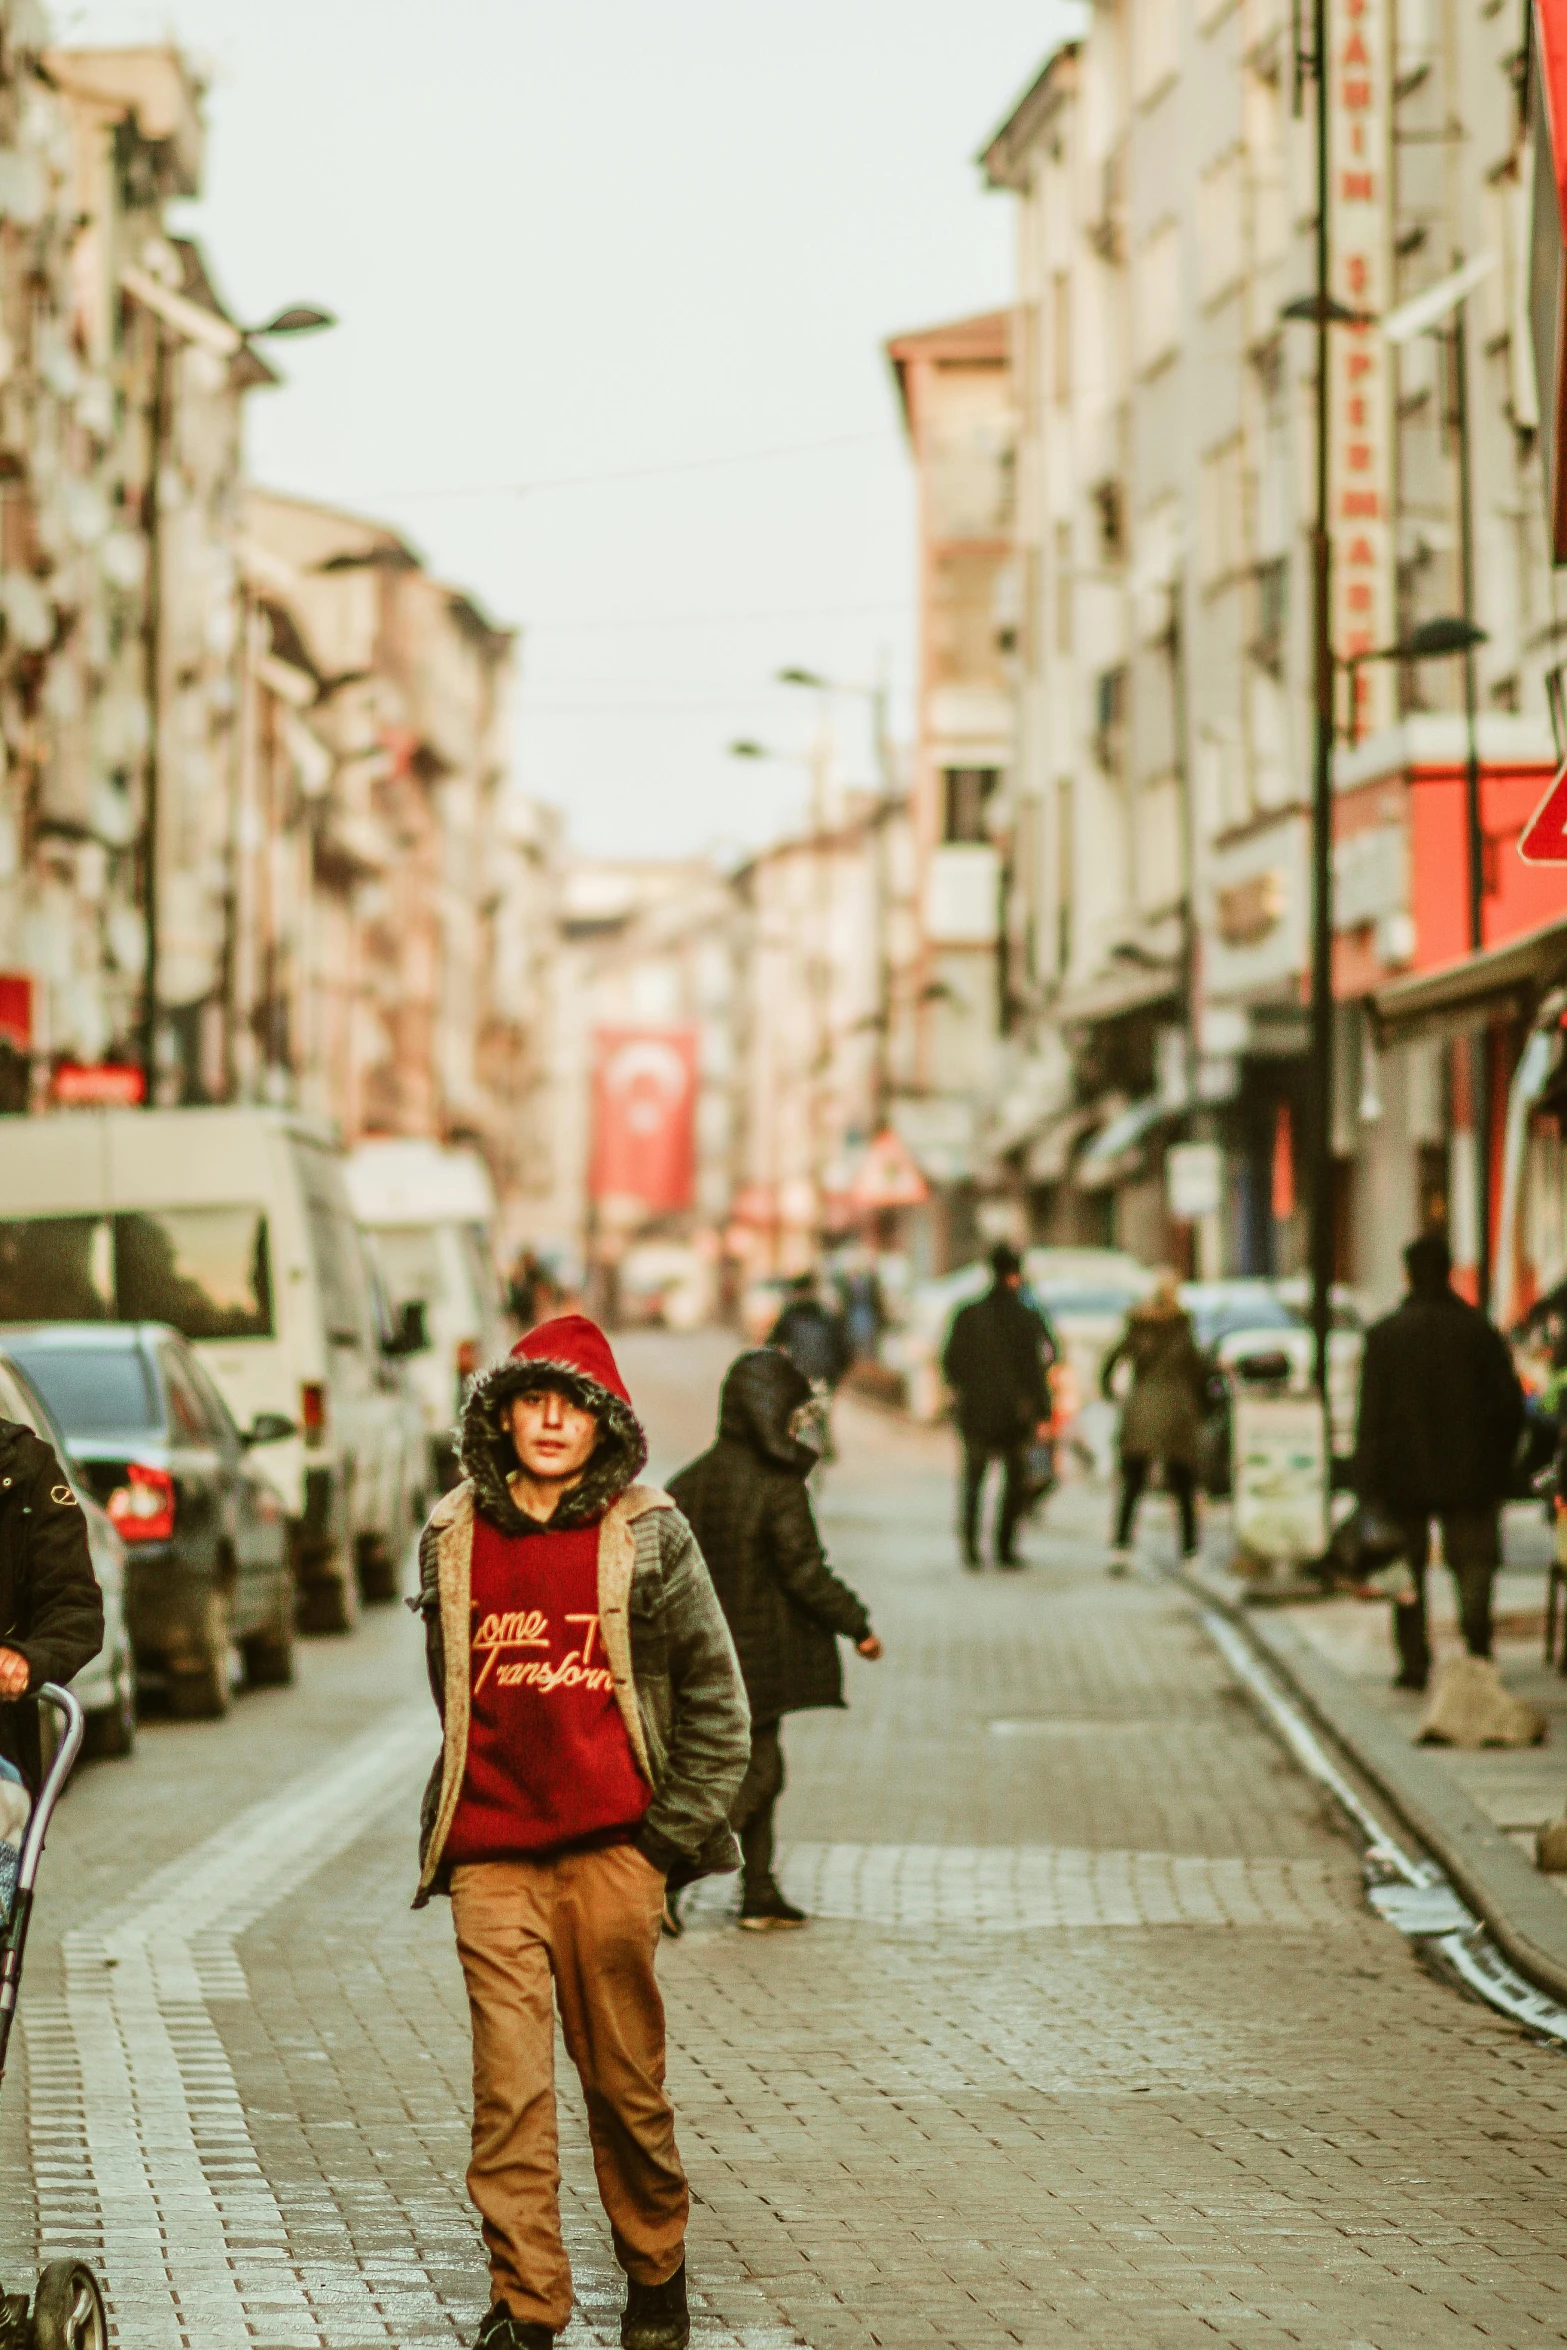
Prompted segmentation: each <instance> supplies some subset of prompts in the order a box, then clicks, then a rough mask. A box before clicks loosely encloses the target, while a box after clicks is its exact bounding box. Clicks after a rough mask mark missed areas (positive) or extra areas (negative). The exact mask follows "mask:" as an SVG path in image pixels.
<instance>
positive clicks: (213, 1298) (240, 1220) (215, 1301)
mask: <svg viewBox="0 0 1567 2350" xmlns="http://www.w3.org/2000/svg"><path fill="white" fill-rule="evenodd" d="M114 1265H115V1290H116V1299H115V1302H116V1305H117V1307H118V1310H119V1317H120V1319H121V1321H123V1322H169V1323H172V1324H173V1326H174V1328H175V1329H176V1330H178V1331H180V1332H181V1334H182V1335H183V1336H184V1337H186V1338H270V1337H271V1335H272V1272H271V1266H270V1263H269V1260H268V1253H267V1220H266V1217H265V1216H264V1215H263V1214H262V1212H261V1210H260V1209H259V1208H241V1207H234V1208H226V1207H219V1208H206V1207H203V1208H156V1209H154V1208H145V1209H143V1210H141V1211H140V1212H139V1213H138V1214H135V1215H124V1216H116V1217H115V1219H114Z"/></svg>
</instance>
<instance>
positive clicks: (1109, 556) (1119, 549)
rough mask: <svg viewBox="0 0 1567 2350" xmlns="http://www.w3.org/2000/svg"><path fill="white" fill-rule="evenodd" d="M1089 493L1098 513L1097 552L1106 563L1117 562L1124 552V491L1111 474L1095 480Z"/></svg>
mask: <svg viewBox="0 0 1567 2350" xmlns="http://www.w3.org/2000/svg"><path fill="white" fill-rule="evenodd" d="M1089 495H1090V496H1091V497H1092V499H1093V501H1094V505H1095V508H1096V509H1097V511H1098V515H1099V553H1100V556H1101V558H1102V559H1103V560H1104V561H1105V562H1106V563H1119V561H1120V560H1121V557H1122V556H1123V555H1124V554H1125V552H1126V492H1125V490H1124V488H1123V487H1122V485H1121V483H1120V482H1119V481H1118V480H1117V479H1116V478H1115V476H1114V475H1113V474H1111V475H1107V476H1106V478H1105V479H1104V480H1103V481H1096V482H1095V484H1094V486H1093V489H1092V490H1091V491H1090V493H1089Z"/></svg>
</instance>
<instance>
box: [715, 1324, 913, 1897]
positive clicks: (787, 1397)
mask: <svg viewBox="0 0 1567 2350" xmlns="http://www.w3.org/2000/svg"><path fill="white" fill-rule="evenodd" d="M811 1402H812V1390H811V1382H810V1380H809V1379H808V1378H807V1377H806V1375H805V1373H804V1372H803V1371H801V1370H799V1369H798V1368H797V1367H796V1366H795V1364H793V1363H792V1362H791V1361H790V1360H789V1358H788V1356H787V1355H784V1354H780V1353H779V1352H778V1350H777V1349H776V1348H775V1347H770V1346H763V1347H757V1348H755V1349H754V1350H753V1351H752V1352H751V1353H749V1354H743V1355H741V1356H739V1357H738V1358H737V1360H736V1361H735V1362H734V1363H732V1364H731V1365H730V1368H729V1375H728V1377H727V1378H726V1379H725V1381H724V1386H723V1393H722V1396H721V1397H720V1399H719V1407H718V1440H717V1442H716V1443H715V1444H713V1445H711V1446H710V1447H709V1449H708V1450H707V1451H706V1452H704V1453H703V1454H701V1456H700V1457H699V1458H698V1459H696V1460H694V1461H692V1462H691V1464H690V1466H689V1467H688V1468H684V1469H682V1470H681V1472H680V1474H679V1476H678V1477H673V1478H671V1479H670V1486H669V1490H670V1492H671V1494H672V1495H673V1496H674V1498H675V1499H676V1500H677V1501H678V1503H679V1505H680V1507H681V1509H682V1510H683V1511H684V1512H685V1514H686V1517H687V1519H688V1520H689V1522H690V1525H691V1530H692V1532H693V1533H694V1534H695V1536H696V1538H697V1541H698V1542H699V1543H700V1544H701V1546H702V1553H703V1556H704V1557H705V1558H706V1559H707V1561H708V1565H709V1567H710V1569H711V1572H712V1577H713V1584H714V1588H715V1589H716V1591H717V1593H718V1598H719V1602H720V1604H721V1606H722V1608H723V1611H724V1614H725V1616H726V1617H727V1618H728V1621H729V1629H730V1631H731V1632H732V1633H733V1635H734V1642H735V1647H736V1649H737V1651H738V1653H739V1658H740V1670H741V1672H742V1673H743V1674H744V1675H745V1688H746V1696H747V1698H748V1699H749V1701H750V1707H751V1759H750V1763H749V1766H748V1768H747V1770H746V1774H745V1777H744V1779H743V1781H742V1782H741V1785H740V1790H739V1793H738V1794H737V1795H736V1797H735V1800H734V1805H733V1808H732V1810H731V1811H730V1814H729V1818H730V1824H731V1825H732V1826H733V1827H734V1828H735V1829H736V1830H737V1831H738V1834H739V1837H740V1852H741V1859H742V1866H743V1867H744V1870H745V1875H744V1878H743V1880H742V1886H743V1890H742V1895H741V1906H740V1923H741V1925H742V1926H744V1927H745V1928H747V1929H748V1931H750V1932H752V1933H762V1932H765V1931H766V1930H767V1929H769V1928H771V1927H778V1926H803V1925H804V1924H805V1922H806V1920H805V1912H804V1910H802V1909H797V1908H796V1907H795V1905H794V1903H793V1902H791V1901H786V1900H785V1898H784V1896H783V1893H782V1892H781V1891H780V1889H779V1886H778V1883H777V1880H776V1879H775V1877H774V1875H773V1813H774V1811H775V1810H776V1808H777V1804H778V1798H779V1796H780V1795H781V1794H782V1793H783V1784H784V1762H783V1749H782V1747H781V1745H780V1744H779V1737H778V1732H779V1724H780V1723H781V1721H782V1719H783V1716H784V1715H785V1714H791V1713H800V1712H802V1711H804V1710H805V1709H806V1708H807V1707H810V1706H819V1705H842V1703H843V1668H842V1665H841V1663H840V1660H839V1656H838V1642H839V1639H840V1638H842V1639H845V1640H852V1641H853V1642H854V1644H855V1646H856V1648H857V1649H858V1650H859V1652H860V1654H861V1656H863V1657H870V1658H872V1659H875V1658H876V1657H879V1656H880V1655H881V1642H880V1641H879V1640H878V1639H877V1637H876V1635H875V1633H874V1632H873V1631H872V1630H871V1619H870V1616H869V1614H868V1612H867V1610H866V1606H865V1602H864V1601H863V1600H862V1599H861V1598H860V1597H859V1596H858V1594H857V1593H855V1592H853V1591H851V1590H850V1589H849V1586H848V1585H847V1583H844V1582H841V1581H840V1580H839V1578H838V1577H837V1576H836V1575H835V1574H834V1573H833V1571H832V1569H831V1567H829V1566H828V1564H827V1561H826V1558H825V1556H824V1555H823V1552H822V1543H821V1536H820V1535H819V1534H818V1533H817V1531H816V1520H815V1518H814V1517H813V1516H812V1514H811V1503H810V1496H809V1494H808V1493H807V1492H806V1489H805V1480H806V1478H807V1476H808V1475H809V1474H810V1472H811V1470H812V1469H813V1468H814V1467H815V1466H816V1450H815V1448H814V1446H812V1445H810V1444H806V1443H802V1442H801V1441H800V1438H799V1435H798V1433H797V1431H798V1429H799V1428H800V1427H801V1426H802V1425H804V1424H806V1416H807V1415H808V1414H809V1408H810V1405H811Z"/></svg>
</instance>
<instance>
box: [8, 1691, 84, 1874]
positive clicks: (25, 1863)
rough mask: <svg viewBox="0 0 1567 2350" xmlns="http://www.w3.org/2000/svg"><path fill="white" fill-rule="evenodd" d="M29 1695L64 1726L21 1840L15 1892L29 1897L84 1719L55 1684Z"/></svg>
mask: <svg viewBox="0 0 1567 2350" xmlns="http://www.w3.org/2000/svg"><path fill="white" fill-rule="evenodd" d="M32 1694H33V1696H34V1697H35V1698H36V1699H37V1700H38V1703H39V1704H40V1705H47V1706H50V1707H51V1708H52V1709H53V1710H54V1712H55V1713H57V1714H59V1715H60V1716H61V1717H62V1724H63V1726H62V1728H61V1732H60V1743H59V1746H58V1748H57V1749H56V1751H55V1757H54V1760H53V1762H52V1763H51V1764H50V1765H49V1769H48V1771H47V1773H46V1774H45V1778H44V1783H43V1785H42V1786H41V1787H40V1788H39V1790H38V1796H37V1800H36V1801H35V1803H34V1805H33V1809H32V1816H31V1817H30V1819H29V1820H28V1823H27V1832H26V1834H25V1835H24V1836H23V1838H22V1849H21V1852H20V1853H19V1854H18V1856H17V1863H16V1890H17V1893H18V1895H22V1894H26V1893H31V1891H32V1889H33V1882H34V1879H35V1878H36V1877H37V1875H38V1863H39V1862H40V1860H42V1858H43V1850H44V1837H45V1836H46V1835H47V1833H48V1830H49V1822H50V1821H51V1819H53V1817H54V1807H55V1805H56V1804H57V1803H58V1802H59V1800H60V1797H61V1795H62V1793H63V1792H64V1789H65V1782H66V1780H67V1779H68V1778H69V1777H70V1775H71V1769H72V1766H73V1764H74V1763H75V1761H76V1758H77V1756H78V1754H80V1752H81V1749H82V1731H83V1728H84V1725H85V1716H84V1715H83V1713H82V1709H81V1706H80V1704H79V1703H78V1701H77V1700H76V1699H75V1698H74V1697H73V1696H72V1695H71V1692H70V1691H69V1689H62V1688H60V1686H59V1685H58V1683H57V1682H54V1681H44V1682H41V1683H40V1685H39V1686H38V1688H36V1689H35V1690H34V1691H33V1692H32Z"/></svg>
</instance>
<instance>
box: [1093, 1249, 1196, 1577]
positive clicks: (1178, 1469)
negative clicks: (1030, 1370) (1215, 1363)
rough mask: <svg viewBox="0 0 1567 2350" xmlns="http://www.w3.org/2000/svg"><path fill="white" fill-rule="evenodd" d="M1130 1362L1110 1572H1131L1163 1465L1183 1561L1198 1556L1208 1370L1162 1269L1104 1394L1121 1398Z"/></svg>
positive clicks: (1108, 1369)
mask: <svg viewBox="0 0 1567 2350" xmlns="http://www.w3.org/2000/svg"><path fill="white" fill-rule="evenodd" d="M1122 1363H1129V1364H1130V1365H1131V1371H1132V1391H1131V1394H1130V1395H1129V1396H1128V1397H1127V1399H1126V1404H1125V1407H1124V1409H1123V1410H1122V1413H1121V1427H1120V1435H1119V1440H1118V1441H1119V1450H1120V1455H1121V1500H1120V1507H1119V1509H1118V1511H1117V1513H1116V1524H1115V1542H1114V1545H1113V1547H1112V1549H1111V1552H1110V1572H1111V1574H1112V1575H1124V1574H1125V1572H1126V1570H1127V1568H1128V1567H1129V1566H1130V1564H1131V1560H1132V1528H1133V1524H1134V1522H1135V1520H1136V1516H1137V1505H1138V1503H1139V1501H1141V1499H1142V1496H1143V1489H1144V1487H1145V1486H1146V1485H1147V1483H1148V1473H1149V1471H1150V1469H1151V1468H1152V1467H1153V1464H1154V1463H1155V1462H1156V1461H1157V1462H1159V1463H1160V1464H1161V1465H1162V1467H1163V1470H1164V1481H1165V1484H1166V1486H1167V1487H1168V1488H1169V1490H1170V1492H1171V1493H1172V1494H1173V1495H1174V1496H1175V1502H1176V1507H1177V1508H1178V1509H1179V1511H1180V1513H1181V1556H1182V1557H1183V1558H1193V1557H1195V1556H1196V1552H1197V1463H1198V1459H1199V1457H1200V1452H1201V1444H1202V1408H1203V1391H1204V1389H1205V1387H1206V1385H1207V1379H1208V1366H1207V1364H1206V1362H1205V1361H1204V1359H1203V1355H1202V1350H1201V1349H1200V1347H1199V1346H1198V1344H1197V1341H1196V1338H1195V1337H1194V1336H1193V1334H1192V1325H1191V1318H1190V1316H1189V1315H1188V1314H1187V1313H1186V1311H1185V1309H1184V1307H1183V1306H1182V1304H1181V1301H1180V1294H1179V1291H1178V1289H1177V1286H1176V1279H1175V1275H1174V1274H1173V1273H1172V1272H1170V1271H1169V1270H1168V1269H1167V1268H1161V1270H1160V1271H1159V1273H1158V1274H1157V1275H1156V1276H1155V1280H1154V1287H1153V1292H1152V1295H1151V1296H1149V1297H1146V1298H1144V1299H1143V1300H1142V1302H1141V1303H1140V1304H1138V1305H1135V1306H1133V1308H1132V1310H1131V1312H1130V1313H1129V1314H1128V1316H1127V1318H1126V1328H1125V1329H1124V1330H1123V1331H1122V1333H1121V1335H1120V1337H1119V1338H1118V1339H1117V1340H1116V1342H1115V1345H1114V1346H1113V1347H1112V1348H1111V1349H1110V1352H1109V1353H1108V1354H1107V1355H1106V1357H1105V1359H1104V1364H1103V1367H1102V1369H1101V1370H1100V1374H1099V1386H1100V1391H1101V1393H1102V1394H1103V1395H1104V1396H1105V1397H1106V1398H1112V1397H1113V1393H1114V1390H1113V1386H1112V1382H1113V1380H1114V1378H1115V1374H1116V1372H1117V1371H1118V1370H1119V1368H1120V1366H1121V1364H1122Z"/></svg>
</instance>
